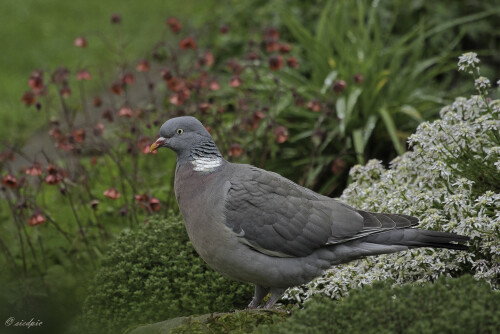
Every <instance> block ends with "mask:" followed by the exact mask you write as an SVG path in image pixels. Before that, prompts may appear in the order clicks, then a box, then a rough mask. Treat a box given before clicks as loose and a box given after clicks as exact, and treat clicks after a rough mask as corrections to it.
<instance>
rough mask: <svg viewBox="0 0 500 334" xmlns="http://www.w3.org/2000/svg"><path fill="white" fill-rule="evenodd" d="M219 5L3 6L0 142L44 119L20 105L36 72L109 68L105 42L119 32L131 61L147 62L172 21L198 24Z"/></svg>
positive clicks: (7, 1) (56, 2) (29, 2)
mask: <svg viewBox="0 0 500 334" xmlns="http://www.w3.org/2000/svg"><path fill="white" fill-rule="evenodd" d="M215 5H216V2H214V1H211V0H208V1H203V0H190V1H182V2H179V1H161V0H146V1H132V0H124V1H120V0H109V1H98V0H89V1H63V0H44V1H38V0H22V1H16V0H3V1H1V2H0V45H1V46H2V52H0V143H2V142H4V141H5V140H9V141H17V140H23V139H26V137H27V136H29V134H30V133H31V132H32V131H34V130H35V129H36V128H37V124H39V122H40V120H42V116H41V115H40V113H38V114H37V113H34V112H33V110H29V109H28V108H27V107H26V106H25V105H23V104H22V103H21V97H22V94H23V92H24V91H26V90H28V85H27V84H28V77H29V75H30V73H31V71H32V70H34V69H41V70H47V71H49V72H50V71H51V70H53V69H54V68H56V67H58V66H62V65H64V66H67V67H73V66H76V65H84V66H87V67H90V68H93V67H98V66H99V65H102V64H105V63H109V61H110V60H112V59H113V57H115V55H114V54H113V53H112V52H111V50H110V49H109V47H108V44H107V43H106V38H109V36H110V34H112V33H114V30H118V29H119V30H120V33H121V34H122V35H123V37H124V42H125V43H124V45H123V47H124V55H125V57H126V59H128V60H129V61H132V60H134V59H138V58H141V57H144V55H145V53H146V52H147V51H149V49H150V48H151V46H152V45H153V43H154V42H156V41H157V40H158V39H160V37H161V34H162V32H163V31H164V30H165V29H166V26H165V20H166V19H167V18H168V17H170V16H176V17H179V19H181V20H182V21H183V22H188V24H193V25H199V24H201V22H202V21H203V18H205V17H206V13H210V12H212V10H213V7H214V6H215ZM113 13H119V14H120V15H121V17H122V24H121V25H112V24H110V17H111V15H112V14H113ZM78 36H85V37H86V38H87V41H88V46H87V48H86V49H85V50H82V49H79V48H77V47H74V46H73V42H74V40H75V38H77V37H78Z"/></svg>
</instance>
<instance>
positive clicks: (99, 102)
mask: <svg viewBox="0 0 500 334" xmlns="http://www.w3.org/2000/svg"><path fill="white" fill-rule="evenodd" d="M92 105H93V106H94V107H96V108H99V107H100V106H101V105H102V100H101V98H100V97H99V96H94V98H93V99H92Z"/></svg>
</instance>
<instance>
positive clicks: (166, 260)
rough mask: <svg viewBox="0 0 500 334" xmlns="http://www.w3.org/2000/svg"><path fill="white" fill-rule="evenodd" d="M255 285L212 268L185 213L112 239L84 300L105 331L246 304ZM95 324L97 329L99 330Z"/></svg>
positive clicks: (86, 314) (92, 320)
mask: <svg viewBox="0 0 500 334" xmlns="http://www.w3.org/2000/svg"><path fill="white" fill-rule="evenodd" d="M251 296H252V288H251V287H250V286H248V285H242V284H239V283H236V282H232V281H229V280H227V279H225V278H223V277H222V276H220V275H219V274H218V273H216V272H214V271H212V270H211V269H209V268H208V266H207V265H206V264H205V263H204V262H203V260H202V259H201V258H200V257H199V256H198V255H197V254H196V252H195V250H194V248H193V247H192V245H191V243H190V241H189V239H188V236H187V233H186V231H185V228H184V224H183V222H182V219H181V218H180V217H177V216H173V215H171V216H170V217H169V218H168V219H160V218H151V219H150V220H149V221H148V222H147V224H146V225H145V226H143V227H142V228H140V229H138V230H127V231H124V232H122V234H121V235H120V236H119V237H118V239H117V240H116V241H115V242H114V244H113V245H111V247H110V250H109V252H108V254H107V256H106V257H105V259H104V260H103V265H102V268H101V269H100V270H99V272H98V273H97V275H96V277H95V280H94V282H93V284H92V286H91V288H90V291H89V295H88V297H87V299H86V300H85V303H84V310H83V320H84V321H83V322H84V323H86V324H87V325H90V326H94V327H95V328H96V329H98V330H99V332H115V331H119V330H122V329H124V328H126V327H127V326H130V325H133V324H140V323H146V322H156V321H160V320H165V319H168V318H173V317H177V316H185V315H192V314H197V313H198V314H200V313H208V312H213V311H229V310H231V309H235V308H242V307H244V306H245V304H246V302H248V301H249V300H250V299H251ZM95 328H93V330H95Z"/></svg>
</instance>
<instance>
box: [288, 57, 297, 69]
mask: <svg viewBox="0 0 500 334" xmlns="http://www.w3.org/2000/svg"><path fill="white" fill-rule="evenodd" d="M286 64H287V65H288V67H291V68H299V62H298V61H297V59H295V58H294V57H289V58H288V59H287V60H286Z"/></svg>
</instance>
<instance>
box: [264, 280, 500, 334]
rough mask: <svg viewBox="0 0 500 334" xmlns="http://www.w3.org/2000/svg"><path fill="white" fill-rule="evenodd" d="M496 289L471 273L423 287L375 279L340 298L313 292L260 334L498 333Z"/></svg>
mask: <svg viewBox="0 0 500 334" xmlns="http://www.w3.org/2000/svg"><path fill="white" fill-rule="evenodd" d="M499 332H500V293H499V292H497V291H493V290H491V287H490V286H489V284H488V283H486V282H484V281H476V280H474V279H473V278H472V277H471V276H462V277H460V278H456V279H452V278H440V279H439V280H437V281H436V282H435V283H433V284H431V283H427V284H425V285H423V286H418V285H403V286H399V287H394V288H393V287H392V283H391V282H388V281H385V282H377V283H375V284H373V285H371V286H366V287H364V288H362V289H357V290H353V291H351V293H350V294H349V295H348V296H347V297H346V298H345V299H343V300H341V301H333V300H331V299H329V298H327V297H320V296H316V297H313V298H312V299H311V300H310V301H308V302H306V303H305V306H304V309H303V310H295V311H294V312H293V313H292V316H291V317H290V318H289V319H288V320H286V321H285V322H283V323H278V324H273V325H266V326H262V327H259V329H258V330H257V331H256V333H260V334H271V333H272V334H280V333H283V334H285V333H286V334H289V333H309V334H316V333H318V334H320V333H321V334H322V333H343V334H345V333H499Z"/></svg>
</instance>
